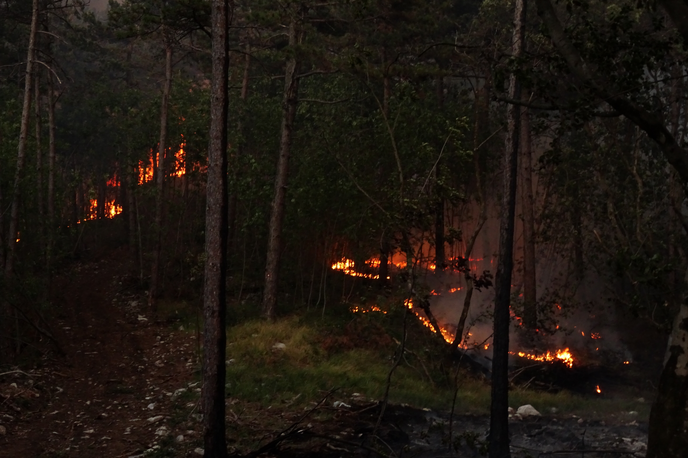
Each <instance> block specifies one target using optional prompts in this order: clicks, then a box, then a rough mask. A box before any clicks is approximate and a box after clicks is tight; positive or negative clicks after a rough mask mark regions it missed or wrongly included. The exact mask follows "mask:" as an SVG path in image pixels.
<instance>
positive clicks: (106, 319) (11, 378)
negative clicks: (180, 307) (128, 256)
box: [0, 256, 200, 458]
mask: <svg viewBox="0 0 688 458" xmlns="http://www.w3.org/2000/svg"><path fill="white" fill-rule="evenodd" d="M124 272H125V270H124V267H123V262H122V260H121V259H117V256H115V257H112V258H108V259H106V260H102V261H97V262H88V263H79V264H77V265H75V266H73V267H72V268H71V270H70V271H69V272H68V273H66V274H64V275H63V276H61V277H58V278H56V279H55V282H54V287H53V291H52V294H51V295H52V304H53V307H55V308H56V309H57V310H58V313H57V320H56V321H53V322H52V323H51V326H52V330H53V332H54V334H55V337H56V338H57V340H58V341H59V342H60V344H61V345H62V347H63V349H64V351H65V353H66V356H64V357H59V356H55V357H52V356H50V357H49V358H46V360H45V361H44V362H43V363H42V364H41V367H37V368H36V369H34V370H31V371H26V372H14V373H11V374H5V375H3V376H2V377H0V425H1V426H3V427H4V429H5V434H4V435H3V434H2V432H3V428H0V457H12V458H14V457H135V456H138V455H141V454H143V453H144V451H146V450H149V452H148V455H147V456H151V455H157V456H193V455H194V454H195V452H194V450H195V449H196V448H197V447H199V446H200V440H199V438H200V434H199V432H200V428H199V426H198V425H199V423H198V421H197V418H198V417H197V416H196V413H195V412H196V411H195V399H196V398H197V396H196V395H195V393H194V391H199V390H200V389H199V388H198V387H199V386H200V385H197V384H195V383H194V379H195V378H194V374H193V372H194V370H196V369H197V358H196V344H195V337H194V336H193V335H192V334H190V333H188V332H184V331H179V330H177V331H173V330H172V328H171V327H170V326H168V325H163V324H158V323H154V322H153V320H152V317H151V314H150V312H149V310H147V306H146V305H145V303H144V301H143V299H142V297H141V295H140V293H138V294H137V293H134V292H131V290H130V291H127V289H128V288H127V287H126V283H127V282H126V281H125V279H124V278H123V277H122V274H123V273H124ZM177 326H179V325H177ZM155 446H157V447H158V448H157V449H156V450H155V451H156V453H155V454H151V452H152V450H150V449H151V448H152V447H155ZM172 452H173V453H174V455H171V454H170V453H172Z"/></svg>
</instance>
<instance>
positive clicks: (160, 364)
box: [153, 360, 165, 367]
mask: <svg viewBox="0 0 688 458" xmlns="http://www.w3.org/2000/svg"><path fill="white" fill-rule="evenodd" d="M153 364H155V365H156V366H158V367H162V366H164V365H165V363H163V362H162V361H161V360H157V361H156V362H155V363H153Z"/></svg>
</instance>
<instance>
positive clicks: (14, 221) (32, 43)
mask: <svg viewBox="0 0 688 458" xmlns="http://www.w3.org/2000/svg"><path fill="white" fill-rule="evenodd" d="M32 8H33V10H32V11H33V12H32V14H31V32H30V34H29V51H28V53H27V57H26V77H25V78H26V79H25V81H24V105H23V107H22V117H21V127H20V130H19V146H18V148H17V167H16V170H15V173H14V187H13V189H12V208H11V210H10V229H9V233H8V236H7V260H6V262H5V276H8V277H9V276H10V275H11V274H12V271H13V270H14V257H15V251H16V247H17V242H16V240H17V231H18V228H19V198H20V195H21V181H22V175H23V170H24V158H25V156H26V137H27V135H28V132H29V118H30V115H31V86H32V85H33V63H34V59H35V51H36V49H35V48H36V29H37V27H38V0H33V4H32Z"/></svg>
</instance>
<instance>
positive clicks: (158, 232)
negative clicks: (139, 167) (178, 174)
mask: <svg viewBox="0 0 688 458" xmlns="http://www.w3.org/2000/svg"><path fill="white" fill-rule="evenodd" d="M163 33H165V34H167V31H164V32H163ZM171 86H172V43H171V38H170V37H168V36H165V84H164V87H163V92H162V101H161V107H160V142H159V143H158V167H157V177H156V178H157V183H156V188H157V192H156V194H155V219H154V221H153V230H154V231H155V248H154V250H153V266H152V269H151V283H150V290H149V292H148V304H149V305H151V306H153V307H155V302H156V300H157V298H158V296H159V295H160V263H161V261H160V258H161V256H162V233H163V210H164V202H165V194H164V191H165V150H166V149H167V112H168V106H169V100H170V88H171Z"/></svg>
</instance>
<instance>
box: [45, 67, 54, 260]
mask: <svg viewBox="0 0 688 458" xmlns="http://www.w3.org/2000/svg"><path fill="white" fill-rule="evenodd" d="M47 200H48V229H47V234H48V241H47V248H46V269H47V270H48V272H50V271H51V267H52V258H53V250H54V245H55V83H54V80H53V74H52V73H51V72H48V198H47Z"/></svg>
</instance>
